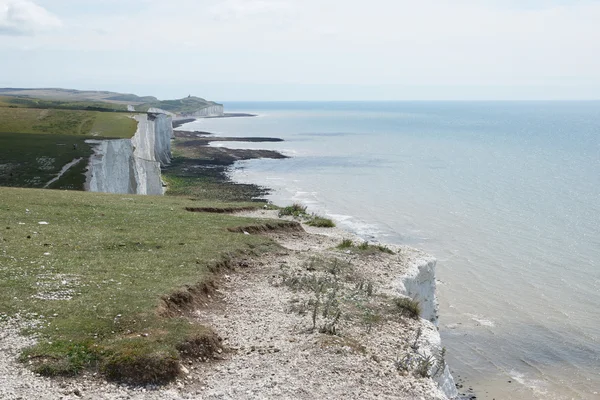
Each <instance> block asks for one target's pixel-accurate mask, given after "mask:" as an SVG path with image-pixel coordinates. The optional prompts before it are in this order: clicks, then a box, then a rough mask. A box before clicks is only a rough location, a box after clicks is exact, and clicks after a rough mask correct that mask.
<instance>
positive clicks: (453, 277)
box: [181, 102, 600, 399]
mask: <svg viewBox="0 0 600 400" xmlns="http://www.w3.org/2000/svg"><path fill="white" fill-rule="evenodd" d="M225 106H226V109H227V111H246V112H254V113H257V114H259V115H260V116H259V117H256V118H232V119H212V120H202V121H197V122H194V123H191V124H188V125H186V126H184V127H183V128H181V129H188V130H193V129H198V130H207V131H211V132H216V133H217V134H219V135H228V136H275V137H281V138H283V139H285V142H282V143H268V144H265V143H251V144H244V143H227V144H226V145H227V146H228V147H232V146H236V147H245V148H268V149H275V150H280V151H283V152H285V153H286V154H289V155H291V156H292V158H290V159H287V160H252V161H248V162H242V163H239V165H237V169H236V170H235V171H234V172H233V177H234V178H235V179H236V180H241V181H247V182H253V183H258V184H262V185H265V186H269V187H272V188H274V189H275V191H274V193H273V195H272V196H271V197H270V198H271V199H272V200H273V201H275V202H276V203H279V204H286V203H289V202H291V201H302V202H304V203H306V204H308V205H309V207H310V209H311V210H312V211H316V212H320V213H324V214H328V215H330V216H332V217H334V218H335V219H336V220H337V221H338V223H339V225H341V226H342V227H345V228H347V229H350V230H352V231H354V232H356V233H358V234H359V235H361V236H362V237H364V238H365V239H370V240H379V241H383V242H390V243H404V244H410V245H413V246H416V247H419V248H423V249H424V250H426V251H428V252H430V253H432V254H433V255H435V256H436V257H437V258H438V279H439V286H438V288H439V298H440V307H441V323H440V330H441V333H442V338H443V340H444V344H445V346H446V347H447V348H448V357H449V361H450V363H451V366H452V369H453V371H454V374H455V375H457V376H460V377H461V378H464V379H465V380H466V382H467V383H468V384H469V385H472V386H473V387H474V389H476V392H477V395H478V398H480V399H482V398H483V399H486V398H489V399H492V398H496V399H499V398H519V399H527V398H533V399H552V398H556V399H570V398H576V399H579V398H582V399H598V398H600V394H598V393H600V311H598V310H599V306H600V102H567V103H565V102H522V103H518V102H497V103H495V102H479V103H469V102H457V103H445V102H415V103H411V102H399V103H391V102H388V103H358V102H357V103H229V104H225ZM508 381H510V383H509V382H508Z"/></svg>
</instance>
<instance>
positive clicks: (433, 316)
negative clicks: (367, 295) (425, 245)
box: [395, 253, 458, 399]
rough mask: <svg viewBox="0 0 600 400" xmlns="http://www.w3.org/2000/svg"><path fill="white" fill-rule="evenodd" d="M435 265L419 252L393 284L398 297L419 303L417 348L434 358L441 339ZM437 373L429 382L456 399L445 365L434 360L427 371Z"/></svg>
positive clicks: (439, 350)
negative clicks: (420, 332)
mask: <svg viewBox="0 0 600 400" xmlns="http://www.w3.org/2000/svg"><path fill="white" fill-rule="evenodd" d="M435 266H436V260H435V258H433V257H431V256H429V255H426V254H424V253H419V254H418V256H417V257H415V258H412V259H411V261H410V263H409V268H408V270H407V271H406V273H405V274H403V275H402V276H401V277H400V278H399V279H398V281H397V282H395V286H396V290H397V291H398V292H399V293H400V294H402V295H404V296H407V297H410V298H411V299H413V300H416V301H418V302H419V305H420V306H421V318H422V322H423V332H422V335H421V338H420V340H419V344H420V346H419V348H420V351H421V352H422V354H423V355H424V356H426V357H427V356H432V357H434V358H435V357H436V356H437V355H439V354H441V352H442V349H443V348H442V340H441V338H440V334H439V332H438V329H437V325H438V301H437V296H436V293H435V291H436V282H435ZM438 370H440V372H439V373H437V374H435V375H436V376H434V377H432V379H434V380H435V381H436V382H437V384H438V386H439V387H440V389H441V390H442V391H443V392H444V394H445V395H446V396H447V397H448V398H450V399H453V398H456V397H457V396H458V391H457V389H456V385H455V383H454V378H453V377H452V375H451V374H450V369H449V368H448V365H446V364H445V362H444V363H443V364H441V363H440V362H439V359H436V360H435V362H434V364H433V365H432V366H431V368H430V371H436V372H437V371H438Z"/></svg>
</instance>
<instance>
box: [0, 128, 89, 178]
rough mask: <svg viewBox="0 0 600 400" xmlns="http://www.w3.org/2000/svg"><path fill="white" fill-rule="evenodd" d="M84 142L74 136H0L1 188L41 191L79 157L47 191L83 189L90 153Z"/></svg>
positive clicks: (5, 134) (8, 134) (1, 134)
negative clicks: (63, 168)
mask: <svg viewBox="0 0 600 400" xmlns="http://www.w3.org/2000/svg"><path fill="white" fill-rule="evenodd" d="M85 140H86V137H81V136H75V135H49V134H21V133H0V186H12V187H30V188H41V187H43V186H44V185H45V184H46V183H48V182H49V181H50V180H52V179H53V178H55V177H56V176H57V174H59V172H60V171H61V169H62V167H63V166H64V165H66V164H68V163H69V162H71V161H73V160H74V159H76V158H82V160H81V161H80V162H79V163H78V164H77V165H75V166H74V167H73V168H71V169H70V170H69V171H67V173H66V174H65V175H63V177H62V178H61V179H59V180H58V181H56V182H55V183H54V184H52V185H51V186H50V188H53V189H75V190H77V189H79V190H81V189H83V184H84V182H85V176H84V173H85V169H86V166H87V160H88V158H89V156H90V155H91V154H92V150H91V148H90V145H88V144H87V143H85Z"/></svg>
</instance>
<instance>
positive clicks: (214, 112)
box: [190, 104, 224, 117]
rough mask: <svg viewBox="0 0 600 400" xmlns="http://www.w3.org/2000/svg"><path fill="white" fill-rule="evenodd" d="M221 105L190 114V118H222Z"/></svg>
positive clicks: (222, 110)
mask: <svg viewBox="0 0 600 400" xmlns="http://www.w3.org/2000/svg"><path fill="white" fill-rule="evenodd" d="M223 112H224V109H223V105H222V104H215V105H212V106H207V107H204V108H201V109H199V110H198V111H196V112H194V113H192V114H190V116H191V117H222V116H223Z"/></svg>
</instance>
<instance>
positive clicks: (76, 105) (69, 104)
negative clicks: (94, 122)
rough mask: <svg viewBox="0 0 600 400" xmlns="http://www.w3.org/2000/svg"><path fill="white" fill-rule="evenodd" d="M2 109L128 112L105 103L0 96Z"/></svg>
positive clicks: (116, 105) (120, 105)
mask: <svg viewBox="0 0 600 400" xmlns="http://www.w3.org/2000/svg"><path fill="white" fill-rule="evenodd" d="M0 107H11V108H37V109H62V110H86V111H127V106H126V105H123V104H114V103H108V102H103V101H89V100H85V101H61V100H49V99H38V98H33V97H16V96H0Z"/></svg>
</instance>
